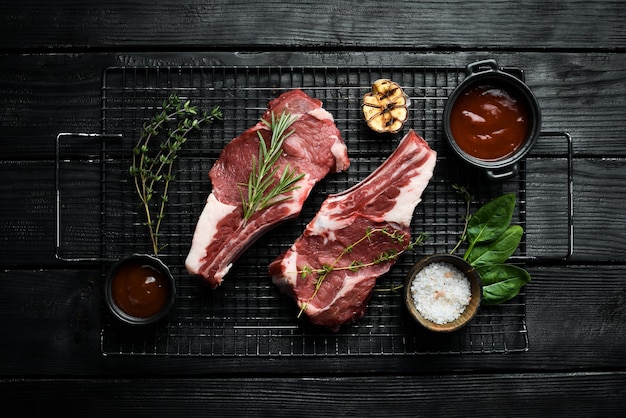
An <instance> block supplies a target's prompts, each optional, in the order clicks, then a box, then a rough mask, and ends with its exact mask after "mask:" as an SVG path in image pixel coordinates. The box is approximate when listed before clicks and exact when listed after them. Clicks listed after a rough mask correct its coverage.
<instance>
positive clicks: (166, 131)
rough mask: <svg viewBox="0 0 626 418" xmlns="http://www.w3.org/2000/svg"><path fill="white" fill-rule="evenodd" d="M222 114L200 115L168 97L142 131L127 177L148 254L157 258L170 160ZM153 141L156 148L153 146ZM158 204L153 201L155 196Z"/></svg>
mask: <svg viewBox="0 0 626 418" xmlns="http://www.w3.org/2000/svg"><path fill="white" fill-rule="evenodd" d="M222 117H223V116H222V111H221V109H220V108H219V107H218V106H216V107H214V108H213V109H212V110H211V111H210V112H207V111H204V112H202V113H200V112H199V111H198V108H197V107H196V106H192V105H191V102H190V101H189V100H187V101H182V100H181V99H180V98H179V97H178V96H177V95H175V94H172V95H170V96H169V97H168V98H167V99H166V100H164V101H163V104H162V109H161V111H160V112H158V113H157V114H155V115H154V116H153V117H152V118H150V120H149V121H148V122H146V123H145V124H144V125H143V127H142V129H141V135H140V137H139V139H138V140H137V143H136V145H135V147H134V148H133V160H132V165H131V167H130V170H129V171H130V174H131V176H132V177H133V178H134V182H135V190H136V192H137V195H138V196H139V199H140V200H141V204H142V206H143V210H144V213H145V219H146V221H145V222H144V225H146V226H147V227H148V231H149V234H150V240H151V242H152V251H153V252H154V255H158V253H159V251H160V250H161V249H162V248H161V247H160V244H159V237H160V232H159V231H160V228H161V223H162V221H163V218H164V217H165V205H166V203H167V202H168V199H169V195H168V192H169V187H170V183H171V182H172V181H173V180H174V175H173V173H172V171H173V169H172V167H173V164H174V160H176V158H177V157H178V152H179V151H180V149H181V147H182V145H183V144H184V143H185V142H186V141H187V137H188V135H189V134H190V133H191V132H192V131H194V130H197V129H200V128H201V126H202V125H204V124H211V123H213V122H214V121H216V120H221V119H222ZM154 142H157V143H158V145H155V144H154ZM157 196H158V197H159V198H160V201H159V202H155V200H156V199H154V198H155V197H157Z"/></svg>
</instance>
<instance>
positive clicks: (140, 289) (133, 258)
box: [104, 254, 176, 325]
mask: <svg viewBox="0 0 626 418" xmlns="http://www.w3.org/2000/svg"><path fill="white" fill-rule="evenodd" d="M104 298H105V302H106V305H107V307H108V308H109V311H110V312H111V313H112V314H113V316H115V318H116V319H118V320H119V321H121V322H122V323H124V324H128V325H149V324H154V323H156V322H158V321H160V320H161V319H163V318H165V317H166V316H167V315H168V313H169V311H170V310H171V308H172V306H173V305H174V301H175V299H176V285H175V283H174V276H172V273H171V272H170V269H169V268H168V267H167V266H166V265H165V264H164V263H163V262H162V261H161V260H159V259H158V258H156V257H154V256H151V255H147V254H132V255H129V256H127V257H124V258H122V259H120V260H119V261H118V262H116V263H115V264H114V265H113V266H112V267H111V269H110V270H109V272H108V274H107V276H106V280H105V281H104Z"/></svg>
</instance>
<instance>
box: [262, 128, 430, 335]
mask: <svg viewBox="0 0 626 418" xmlns="http://www.w3.org/2000/svg"><path fill="white" fill-rule="evenodd" d="M435 160H436V153H435V151H433V150H431V149H430V147H429V146H428V144H427V143H426V141H424V139H422V138H421V137H419V136H418V135H417V134H416V133H415V132H414V131H413V130H411V131H410V132H409V133H408V134H407V135H406V136H405V137H404V138H403V139H402V141H401V142H400V144H399V146H398V148H397V149H396V150H395V151H394V152H393V153H392V154H391V155H390V156H389V158H388V159H387V160H386V161H385V162H384V163H383V164H382V165H381V166H380V167H378V168H377V169H376V170H375V171H374V172H373V173H371V174H370V175H369V176H368V177H367V178H366V179H365V180H363V181H362V182H361V183H359V184H357V185H355V186H353V187H352V188H350V189H348V190H346V191H344V192H343V193H339V194H335V195H330V196H329V197H328V198H327V199H326V200H325V201H324V203H323V204H322V206H321V208H320V210H319V212H318V213H317V215H316V216H315V217H314V218H313V219H312V220H311V222H310V223H309V224H308V225H307V227H306V229H305V231H304V233H303V234H302V235H301V236H300V237H299V238H298V239H297V240H296V241H295V243H294V244H293V245H292V247H291V248H290V249H289V250H287V252H286V253H285V254H283V255H282V256H280V257H278V258H277V259H276V260H274V261H273V262H272V263H271V264H270V267H269V274H270V276H271V277H272V281H273V282H274V284H276V285H277V286H278V287H279V288H280V289H281V290H282V291H283V292H284V293H286V294H288V295H290V296H291V297H293V298H294V299H295V300H296V303H297V304H298V306H299V307H300V309H301V310H302V311H303V312H304V313H305V314H306V315H307V316H308V317H309V319H310V321H311V322H312V323H314V324H318V325H322V326H325V327H327V328H330V329H331V330H333V331H337V330H338V329H339V328H340V327H341V326H342V325H343V324H346V323H349V322H352V321H356V320H357V319H359V318H361V317H362V316H363V315H364V314H365V310H366V308H367V302H368V300H369V296H370V294H371V292H372V289H373V288H374V285H375V283H376V279H377V278H378V277H379V276H381V275H382V274H384V273H386V272H387V271H389V269H390V268H391V267H392V266H393V264H394V263H395V258H393V257H392V258H390V259H389V258H388V259H387V260H386V261H382V262H379V263H375V264H372V262H373V261H374V260H375V259H376V258H378V257H380V256H381V255H383V254H391V253H390V252H395V253H396V254H397V253H398V252H400V251H402V250H404V249H405V248H406V246H407V245H408V244H409V243H410V240H411V237H410V227H409V225H410V223H411V219H412V217H413V211H414V209H415V207H416V206H417V204H418V203H419V202H420V201H421V196H422V192H423V191H424V189H425V188H426V186H427V185H428V182H429V180H430V178H431V177H432V174H433V169H434V167H435ZM382 229H384V230H385V231H386V233H387V234H395V235H394V237H395V238H397V240H396V239H395V238H394V239H392V238H391V237H390V236H389V235H387V234H385V233H382V232H381V230H382ZM368 231H369V232H368ZM366 234H368V235H370V236H369V239H362V238H363V237H365V236H366ZM355 243H356V245H355ZM352 246H353V248H352V249H351V251H349V252H347V251H345V249H346V248H347V247H352ZM324 266H334V269H333V270H332V271H331V272H330V273H329V274H328V275H326V277H324V278H323V281H322V282H321V285H319V286H318V287H319V289H318V291H317V293H316V291H315V289H316V285H317V284H318V279H319V278H320V274H322V273H316V272H315V270H318V271H320V269H323V268H324ZM307 270H308V271H309V273H308V274H302V273H303V272H305V271H307ZM311 271H312V272H311Z"/></svg>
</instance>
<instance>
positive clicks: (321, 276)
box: [298, 227, 426, 318]
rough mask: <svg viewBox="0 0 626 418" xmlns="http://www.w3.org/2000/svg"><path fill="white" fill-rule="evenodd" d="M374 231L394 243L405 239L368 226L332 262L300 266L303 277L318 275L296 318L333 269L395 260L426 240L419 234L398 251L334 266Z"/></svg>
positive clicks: (369, 237)
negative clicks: (366, 260)
mask: <svg viewBox="0 0 626 418" xmlns="http://www.w3.org/2000/svg"><path fill="white" fill-rule="evenodd" d="M376 233H380V234H383V235H385V236H387V237H388V238H390V240H391V241H392V242H396V243H402V242H404V239H405V235H404V233H402V232H400V231H394V232H389V231H388V230H387V229H386V228H371V227H368V228H367V229H366V231H365V233H364V234H363V236H362V237H361V238H359V239H358V240H356V241H355V242H353V243H352V244H350V245H348V246H347V247H345V248H344V249H343V250H342V251H341V253H340V254H339V255H338V256H337V258H336V259H335V260H334V261H333V262H332V264H325V265H323V266H322V267H321V268H318V269H313V268H311V267H310V266H305V267H304V268H302V269H301V270H299V271H298V274H300V275H301V276H302V277H303V278H305V277H306V276H307V275H308V274H311V273H315V274H317V275H318V277H317V279H316V281H315V290H314V291H313V294H312V295H311V297H310V298H309V299H308V300H307V301H306V302H305V303H304V304H302V306H301V307H300V311H299V312H298V318H300V317H301V316H302V313H303V312H304V311H305V310H306V308H307V306H308V304H309V303H311V301H312V300H313V299H315V297H316V296H317V293H318V291H319V289H320V288H321V286H322V283H323V282H324V280H326V277H328V275H329V274H330V273H332V272H333V271H345V270H349V271H353V272H356V271H358V270H360V269H362V268H365V267H371V266H374V265H377V264H380V263H383V262H385V261H390V260H396V259H397V258H398V257H400V256H401V255H402V254H403V253H405V252H406V251H409V250H412V249H414V248H415V247H416V246H418V245H421V244H423V243H424V241H425V240H426V235H425V234H420V235H419V236H418V237H417V238H415V239H414V240H412V241H410V242H409V243H408V244H407V245H406V246H405V247H404V248H403V249H402V250H400V251H396V250H389V251H385V252H383V253H381V254H379V255H378V256H377V257H376V258H374V259H373V260H372V261H369V262H367V263H363V262H360V261H356V260H354V261H352V262H351V263H350V264H349V265H346V266H343V267H336V266H337V263H338V262H339V261H340V260H341V259H342V258H343V257H344V256H345V255H346V254H349V253H351V252H352V251H353V250H354V248H355V247H356V246H357V245H359V244H360V243H362V242H363V241H365V240H370V239H371V237H372V236H373V235H374V234H376Z"/></svg>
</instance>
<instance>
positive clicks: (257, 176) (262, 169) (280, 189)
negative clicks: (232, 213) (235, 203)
mask: <svg viewBox="0 0 626 418" xmlns="http://www.w3.org/2000/svg"><path fill="white" fill-rule="evenodd" d="M296 119H297V116H293V115H291V114H290V113H289V112H286V111H283V113H282V114H281V115H280V116H279V117H278V118H276V115H275V114H274V112H272V113H271V119H270V120H269V121H267V120H265V119H261V122H262V123H263V124H264V125H266V126H267V127H268V128H269V129H270V130H271V132H272V136H271V138H270V144H269V148H268V146H267V144H266V143H265V139H264V138H263V135H261V132H260V131H257V135H258V136H259V156H258V158H257V159H254V158H253V159H252V170H251V171H250V177H249V179H248V183H243V184H240V190H239V192H240V193H241V201H242V205H243V218H244V222H247V221H248V220H249V219H250V218H251V217H252V215H254V213H256V212H257V211H260V210H263V209H265V208H267V207H269V206H272V205H275V204H277V203H280V202H284V201H285V200H288V199H290V196H282V197H281V195H285V194H286V193H289V192H291V191H293V190H296V189H299V188H300V186H298V185H297V184H296V183H297V182H298V181H299V180H300V179H302V178H303V177H304V174H298V173H297V172H296V170H295V169H291V168H290V167H289V164H287V165H286V167H285V170H284V171H283V172H282V174H281V175H280V177H279V179H278V181H276V180H275V175H276V173H277V171H278V167H276V166H275V164H276V162H277V161H278V158H279V157H280V155H281V153H282V152H283V151H282V150H283V143H284V142H285V139H287V138H288V137H289V136H291V135H292V134H293V133H294V132H295V130H294V129H291V130H288V129H289V128H290V127H291V125H293V123H294V122H295V121H296ZM241 188H243V189H245V191H243V192H242V191H241Z"/></svg>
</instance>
